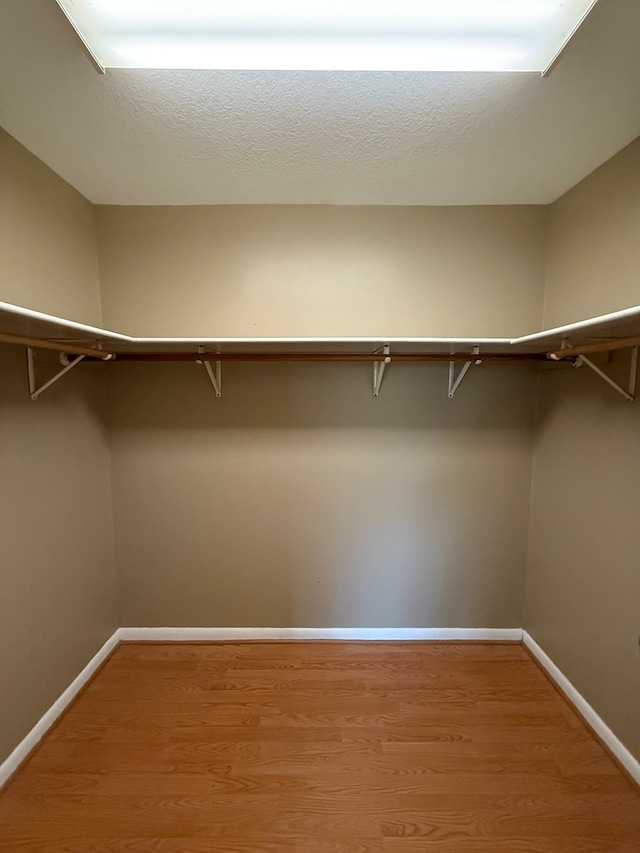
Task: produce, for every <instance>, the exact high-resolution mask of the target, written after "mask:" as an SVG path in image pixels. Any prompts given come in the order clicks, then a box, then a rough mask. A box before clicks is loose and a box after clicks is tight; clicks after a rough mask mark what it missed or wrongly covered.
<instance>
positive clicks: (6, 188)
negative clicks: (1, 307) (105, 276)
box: [0, 129, 100, 325]
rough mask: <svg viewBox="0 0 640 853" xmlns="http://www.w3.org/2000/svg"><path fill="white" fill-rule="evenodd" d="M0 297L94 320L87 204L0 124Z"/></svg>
mask: <svg viewBox="0 0 640 853" xmlns="http://www.w3.org/2000/svg"><path fill="white" fill-rule="evenodd" d="M0 258H1V259H2V274H1V275H0V301H2V302H12V303H14V304H16V305H20V306H22V307H24V308H33V309H35V310H36V311H44V312H46V313H48V314H56V315H58V316H61V317H66V318H67V319H70V320H76V321H78V322H81V323H90V324H94V325H100V294H99V284H98V265H97V259H96V239H95V227H94V218H93V208H92V206H91V204H89V202H88V201H87V200H86V199H85V198H84V197H83V196H81V195H80V193H78V192H76V191H75V190H74V189H73V188H72V187H70V186H69V184H67V183H65V181H63V180H62V178H60V177H58V175H56V174H55V173H54V172H52V171H51V169H49V168H48V167H47V166H45V165H44V163H42V162H41V161H40V160H38V159H37V158H36V157H34V156H33V154H30V153H29V152H28V151H27V149H26V148H23V147H22V145H20V144H19V143H18V142H16V141H15V140H14V139H12V138H11V137H10V136H9V135H8V134H7V133H5V132H4V131H3V130H2V129H0Z"/></svg>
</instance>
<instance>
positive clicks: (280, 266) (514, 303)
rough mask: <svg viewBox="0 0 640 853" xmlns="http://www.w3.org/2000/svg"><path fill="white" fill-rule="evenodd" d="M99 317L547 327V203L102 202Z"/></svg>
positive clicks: (255, 328)
mask: <svg viewBox="0 0 640 853" xmlns="http://www.w3.org/2000/svg"><path fill="white" fill-rule="evenodd" d="M97 224H98V238H99V250H100V272H101V284H102V304H103V313H104V321H105V324H106V326H107V327H108V328H115V329H118V330H120V329H121V330H123V331H126V332H128V333H130V334H135V335H178V336H183V335H184V336H191V335H193V336H287V335H292V336H298V335H301V336H304V335H309V336H324V335H327V336H331V335H343V336H350V335H362V336H369V335H371V336H387V335H388V336H395V335H399V336H400V335H415V336H428V335H444V336H503V335H504V336H509V335H518V334H526V333H528V332H531V331H534V330H536V329H538V328H539V327H540V323H541V319H542V296H543V287H544V280H543V279H544V245H545V233H546V208H544V207H470V208H464V207H458V208H456V207H449V208H446V207H440V208H428V207H427V208H418V207H386V208H384V207H383V208H375V207H359V208H353V207H313V206H307V207H286V206H275V207H269V206H262V207H251V206H248V207H244V206H239V207H229V206H227V207H190V208H189V207H141V208H134V207H100V208H98V209H97Z"/></svg>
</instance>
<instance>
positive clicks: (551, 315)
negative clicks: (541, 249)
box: [544, 139, 640, 328]
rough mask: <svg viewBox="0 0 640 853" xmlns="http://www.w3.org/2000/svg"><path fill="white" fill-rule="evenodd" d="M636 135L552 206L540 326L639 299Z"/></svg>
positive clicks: (639, 144)
mask: <svg viewBox="0 0 640 853" xmlns="http://www.w3.org/2000/svg"><path fill="white" fill-rule="evenodd" d="M639 235H640V139H637V140H636V141H635V142H633V143H632V144H631V145H629V146H628V147H627V148H625V149H623V151H621V152H620V153H619V154H618V155H616V156H615V157H613V158H612V159H611V160H609V161H608V162H607V163H605V164H604V165H603V166H601V167H600V168H599V169H596V171H595V172H593V173H592V174H591V175H589V176H588V177H587V178H585V179H584V180H583V181H582V182H581V183H579V184H578V185H577V186H576V187H574V188H573V189H572V190H570V191H569V192H568V193H566V195H564V196H563V197H562V198H561V199H559V200H558V201H557V202H556V203H555V204H554V205H552V206H551V208H550V213H549V243H548V259H547V265H548V268H547V289H546V296H545V311H544V326H545V328H550V327H553V326H558V325H563V324H565V323H572V322H575V321H577V320H585V319H587V318H588V317H596V316H598V315H600V314H607V313H609V312H610V311H618V310H619V309H621V308H629V307H631V306H632V305H638V304H640V239H639Z"/></svg>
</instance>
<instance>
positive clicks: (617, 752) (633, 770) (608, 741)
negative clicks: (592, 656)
mask: <svg viewBox="0 0 640 853" xmlns="http://www.w3.org/2000/svg"><path fill="white" fill-rule="evenodd" d="M522 642H523V644H524V646H525V648H527V649H528V650H529V651H530V652H531V654H532V655H533V657H534V658H535V659H536V660H537V661H538V663H539V664H540V666H542V668H543V669H544V670H545V671H546V672H547V673H548V675H549V676H550V677H551V679H552V680H553V681H554V682H555V683H556V684H557V685H558V688H559V689H560V691H561V692H562V693H563V694H564V695H565V696H566V698H567V699H568V701H569V702H570V703H571V704H572V705H573V707H574V708H575V709H576V711H577V712H578V713H579V714H580V716H581V717H582V718H583V719H584V721H585V722H586V723H587V725H588V726H589V728H591V729H593V731H594V732H595V734H596V735H597V736H598V737H599V738H600V740H601V741H602V742H603V743H604V745H605V746H606V747H607V749H609V750H610V752H611V753H612V754H613V755H614V756H615V758H616V759H617V760H618V761H619V762H620V764H621V765H622V766H623V767H624V769H625V770H626V771H627V773H628V774H629V775H630V776H631V778H632V779H633V780H634V781H635V782H636V783H637V784H638V785H640V761H638V760H637V759H636V758H635V757H634V756H633V755H632V754H631V753H630V752H629V750H628V749H627V747H626V746H625V745H624V744H623V743H622V741H620V740H619V739H618V738H617V737H616V735H615V734H614V733H613V732H612V731H611V729H610V728H609V726H608V725H607V724H606V723H605V722H604V720H603V719H602V717H600V716H599V714H597V713H596V711H594V709H593V708H592V707H591V705H590V704H589V703H588V702H587V700H586V699H585V698H584V696H582V694H581V693H579V692H578V691H577V690H576V688H575V687H574V686H573V684H572V683H571V682H570V681H569V679H568V678H567V677H566V675H565V674H564V673H563V672H562V670H560V669H559V667H557V666H556V665H555V663H554V662H553V661H552V660H551V658H550V657H549V655H547V653H546V652H544V651H543V650H542V648H541V647H540V646H539V645H538V644H537V643H536V641H535V640H534V639H533V637H532V636H531V635H530V634H529V633H527V631H523V633H522Z"/></svg>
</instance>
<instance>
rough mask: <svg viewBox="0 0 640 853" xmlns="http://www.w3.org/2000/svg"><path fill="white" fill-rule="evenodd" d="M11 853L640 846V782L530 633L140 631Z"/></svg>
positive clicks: (0, 827)
mask: <svg viewBox="0 0 640 853" xmlns="http://www.w3.org/2000/svg"><path fill="white" fill-rule="evenodd" d="M0 850H2V851H14V850H15V851H18V850H21V851H23V850H30V851H38V853H47V852H48V851H79V853H90V851H105V853H106V851H125V850H126V851H162V853H191V851H194V853H200V851H225V853H234V851H237V853H264V851H273V853H294V851H295V853H303V852H304V853H307V851H308V853H311V851H314V853H412V852H413V851H426V853H467V851H468V853H480V851H481V852H482V853H506V851H509V853H605V851H616V853H638V852H639V851H640V795H639V793H638V790H637V788H635V787H634V786H633V785H632V784H631V783H630V781H629V780H628V779H627V778H626V777H624V776H623V775H622V773H621V772H620V771H619V769H618V768H617V766H616V765H615V764H614V763H613V761H612V760H611V759H610V758H609V756H608V755H607V754H606V753H605V751H604V749H603V747H602V746H601V745H600V744H599V743H598V742H597V741H596V740H595V739H594V738H593V736H592V735H591V734H590V733H589V732H588V731H587V729H586V728H585V726H584V725H583V723H582V722H581V721H580V719H579V718H578V717H577V716H576V714H575V713H574V712H573V711H572V710H571V708H570V707H569V706H568V705H567V704H566V702H565V701H564V700H563V699H562V698H561V697H560V696H559V695H558V694H557V693H556V691H555V690H554V688H553V687H552V685H551V684H550V683H549V682H548V680H547V679H546V677H545V676H544V675H543V673H542V672H541V671H540V670H539V669H538V668H537V666H536V665H535V664H534V663H533V662H532V660H531V659H530V658H529V657H528V655H527V653H526V652H525V650H524V649H523V648H522V647H521V646H520V645H517V644H511V645H509V644H504V645H500V644H479V643H478V644H476V643H465V644H456V643H395V642H394V643H364V642H360V643H308V642H307V643H222V644H203V645H197V644H189V645H187V644H173V645H172V644H149V645H146V644H126V645H122V646H120V647H119V648H118V649H116V651H115V652H114V654H113V656H112V657H111V658H110V660H109V661H108V662H107V664H106V665H105V666H104V668H103V669H102V670H101V671H100V672H99V673H98V675H97V676H96V678H95V679H94V680H93V681H92V682H91V684H90V685H89V687H88V688H87V689H86V691H85V692H84V693H83V694H82V695H81V696H80V698H79V699H78V700H77V701H76V702H75V704H74V705H73V706H72V707H71V709H70V710H69V711H68V712H67V713H66V715H65V716H64V717H63V719H62V720H61V721H60V722H59V723H58V724H57V725H56V726H55V727H54V729H53V730H52V731H51V732H50V733H49V735H48V736H47V737H46V738H45V740H44V741H43V743H42V744H41V745H40V747H39V748H38V749H37V750H36V752H35V753H34V754H33V756H32V757H31V758H30V759H29V761H28V762H27V763H26V765H25V766H23V767H22V768H21V769H20V771H19V772H18V773H17V774H16V775H15V776H14V778H13V779H12V780H11V781H10V782H9V784H8V786H7V787H6V788H5V790H4V791H3V792H2V794H0Z"/></svg>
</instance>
